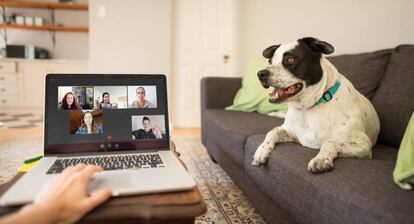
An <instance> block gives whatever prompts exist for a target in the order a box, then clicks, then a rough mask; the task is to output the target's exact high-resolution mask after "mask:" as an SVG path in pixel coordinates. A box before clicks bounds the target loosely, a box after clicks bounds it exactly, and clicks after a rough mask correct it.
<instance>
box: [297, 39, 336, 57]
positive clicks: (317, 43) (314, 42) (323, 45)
mask: <svg viewBox="0 0 414 224" xmlns="http://www.w3.org/2000/svg"><path fill="white" fill-rule="evenodd" d="M299 41H303V43H305V44H306V45H307V46H308V47H309V48H310V49H311V50H312V51H314V52H316V53H322V54H332V53H333V52H334V50H335V49H334V47H333V46H332V45H331V44H329V43H328V42H325V41H321V40H318V39H316V38H313V37H304V38H302V39H300V40H299Z"/></svg>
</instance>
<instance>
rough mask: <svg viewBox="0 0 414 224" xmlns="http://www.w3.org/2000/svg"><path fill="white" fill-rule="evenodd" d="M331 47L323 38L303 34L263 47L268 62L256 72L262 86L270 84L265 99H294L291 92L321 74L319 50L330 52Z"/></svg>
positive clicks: (298, 91) (301, 89)
mask: <svg viewBox="0 0 414 224" xmlns="http://www.w3.org/2000/svg"><path fill="white" fill-rule="evenodd" d="M332 52H334V48H333V46H332V45H330V44H329V43H327V42H324V41H320V40H318V39H315V38H312V37H305V38H302V39H299V40H297V41H295V42H292V43H289V44H282V45H273V46H270V47H268V48H266V49H265V50H264V51H263V56H264V57H265V58H267V59H269V66H267V68H266V69H263V70H260V71H259V72H258V73H257V76H258V77H259V80H260V82H261V84H262V86H263V87H264V88H266V89H267V88H269V87H273V88H274V90H273V91H272V92H271V93H269V102H271V103H281V102H288V101H293V100H295V98H296V97H295V96H297V94H298V93H300V92H301V91H304V90H305V89H306V88H307V87H309V86H312V85H314V84H317V83H318V82H319V81H320V80H321V78H322V74H323V71H322V66H321V60H320V59H321V57H322V54H331V53H332Z"/></svg>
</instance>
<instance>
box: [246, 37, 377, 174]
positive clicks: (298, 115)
mask: <svg viewBox="0 0 414 224" xmlns="http://www.w3.org/2000/svg"><path fill="white" fill-rule="evenodd" d="M333 51H334V48H333V47H332V45H330V44H329V43H327V42H324V41H320V40H318V39H315V38H312V37H306V38H302V39H299V40H297V41H295V42H292V43H289V44H282V45H273V46H271V47H269V48H267V49H265V50H264V51H263V56H264V57H266V58H268V59H269V66H268V67H266V69H263V70H261V71H259V72H258V73H257V75H258V77H259V80H260V82H261V84H262V85H263V87H264V88H269V87H272V88H273V89H272V92H270V93H269V102H271V103H284V102H287V103H288V112H287V115H286V118H285V121H284V123H283V125H282V126H280V127H276V128H274V129H273V130H271V131H270V132H268V133H267V135H266V138H265V140H264V141H263V143H262V144H261V145H260V146H259V147H258V148H257V150H256V152H255V154H254V157H253V162H252V164H253V165H254V166H260V165H262V164H264V163H266V161H267V159H268V158H269V155H270V153H271V152H272V151H273V150H274V149H275V144H276V143H279V142H298V143H300V144H302V145H303V146H307V147H309V148H313V149H319V153H318V154H317V155H316V157H315V158H313V159H312V160H311V161H310V162H309V164H308V170H309V171H310V172H312V173H320V172H325V171H329V170H331V169H333V167H334V165H333V160H334V159H335V158H336V157H356V158H371V157H372V153H371V149H372V146H374V145H375V143H376V141H377V137H378V133H379V128H380V124H379V119H378V115H377V113H376V111H375V109H374V107H373V106H372V104H371V103H370V101H369V100H368V99H367V98H366V97H364V96H363V95H362V94H360V93H359V92H358V91H357V90H356V89H355V88H354V86H353V85H352V84H351V82H349V81H348V80H347V79H346V78H345V77H344V76H343V75H341V74H340V73H339V72H338V71H337V69H336V68H335V67H334V66H333V65H332V64H331V63H330V62H329V61H328V60H327V59H326V58H325V57H324V56H323V55H322V54H331V53H332V52H333Z"/></svg>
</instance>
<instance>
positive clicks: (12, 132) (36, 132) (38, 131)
mask: <svg viewBox="0 0 414 224" xmlns="http://www.w3.org/2000/svg"><path fill="white" fill-rule="evenodd" d="M19 136H26V137H42V136H43V128H39V127H36V128H12V129H0V141H4V140H7V139H9V138H18V137H19ZM171 136H172V137H173V138H174V137H200V136H201V131H200V128H175V129H174V130H173V131H171Z"/></svg>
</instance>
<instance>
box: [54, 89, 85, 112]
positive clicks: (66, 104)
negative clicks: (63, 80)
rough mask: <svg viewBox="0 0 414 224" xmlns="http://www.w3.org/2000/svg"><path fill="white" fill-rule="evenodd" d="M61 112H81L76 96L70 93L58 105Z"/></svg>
mask: <svg viewBox="0 0 414 224" xmlns="http://www.w3.org/2000/svg"><path fill="white" fill-rule="evenodd" d="M58 109H59V110H79V109H80V106H79V104H78V102H76V97H75V94H73V93H72V92H68V93H66V94H65V96H64V97H63V99H62V100H61V101H60V102H59V104H58Z"/></svg>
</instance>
